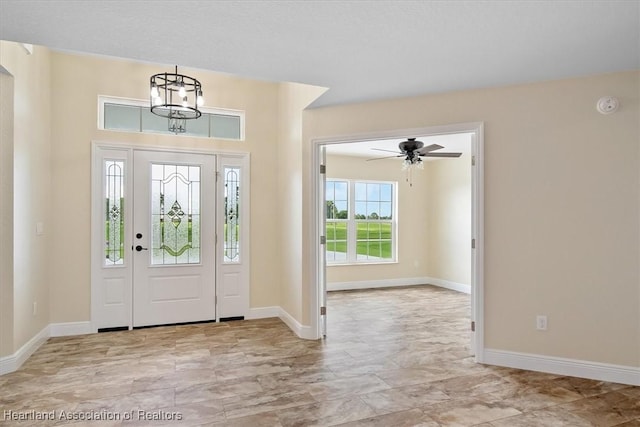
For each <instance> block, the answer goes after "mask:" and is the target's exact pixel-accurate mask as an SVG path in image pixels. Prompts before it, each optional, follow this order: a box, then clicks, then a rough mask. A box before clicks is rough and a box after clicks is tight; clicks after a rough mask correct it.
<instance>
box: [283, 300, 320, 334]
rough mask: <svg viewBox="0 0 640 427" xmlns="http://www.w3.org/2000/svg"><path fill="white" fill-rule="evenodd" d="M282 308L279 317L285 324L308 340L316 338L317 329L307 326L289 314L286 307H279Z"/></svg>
mask: <svg viewBox="0 0 640 427" xmlns="http://www.w3.org/2000/svg"><path fill="white" fill-rule="evenodd" d="M278 308H279V309H280V310H279V311H280V312H279V315H278V317H279V318H280V320H282V321H283V322H284V323H285V325H287V326H288V327H289V329H291V330H292V331H293V332H294V333H295V334H296V335H297V336H298V337H300V338H303V339H306V340H315V339H317V337H316V336H315V331H314V330H313V329H312V328H311V326H305V325H303V324H301V323H300V322H298V321H297V320H296V319H295V318H294V317H293V316H292V315H291V314H289V313H288V312H287V311H286V310H285V309H284V308H282V307H278Z"/></svg>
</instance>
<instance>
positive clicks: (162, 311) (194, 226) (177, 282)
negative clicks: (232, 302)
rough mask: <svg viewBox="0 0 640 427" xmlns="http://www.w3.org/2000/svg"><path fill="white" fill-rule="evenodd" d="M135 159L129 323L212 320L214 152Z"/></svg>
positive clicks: (146, 155) (141, 154)
mask: <svg viewBox="0 0 640 427" xmlns="http://www.w3.org/2000/svg"><path fill="white" fill-rule="evenodd" d="M133 163H134V167H133V172H134V179H133V183H134V184H133V187H134V188H133V227H132V228H133V230H132V231H133V241H132V248H133V326H134V327H138V326H149V325H162V324H172V323H184V322H198V321H206V320H215V319H216V300H215V295H216V289H215V286H216V285H215V278H216V275H215V244H216V242H215V214H216V211H215V194H216V191H215V181H216V176H215V174H216V170H215V165H216V161H215V156H214V155H205V154H190V153H180V152H157V151H134V154H133Z"/></svg>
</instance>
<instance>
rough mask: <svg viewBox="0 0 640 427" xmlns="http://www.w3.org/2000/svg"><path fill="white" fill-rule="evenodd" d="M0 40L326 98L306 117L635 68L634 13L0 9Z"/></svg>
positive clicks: (491, 8)
mask: <svg viewBox="0 0 640 427" xmlns="http://www.w3.org/2000/svg"><path fill="white" fill-rule="evenodd" d="M0 39H3V40H12V41H19V42H23V43H32V44H39V45H44V46H48V47H51V48H54V49H60V50H66V51H72V52H83V53H92V54H99V55H108V56H114V57H121V58H130V59H136V60H141V61H146V62H153V63H158V64H162V65H163V66H170V65H174V64H177V65H180V66H188V67H194V68H201V69H207V70H213V71H219V72H224V73H230V74H234V75H238V76H243V77H249V78H256V79H262V80H269V81H292V82H300V83H307V84H312V85H318V86H323V87H328V88H329V89H330V90H329V91H327V92H326V93H325V94H324V95H323V96H322V97H321V98H320V99H318V100H317V101H316V102H315V103H314V105H313V106H315V107H319V106H325V105H333V104H343V103H351V102H359V101H369V100H374V99H383V98H392V97H399V96H413V95H420V94H428V93H438V92H446V91H453V90H463V89H470V88H480V87H491V86H500V85H507V84H515V83H525V82H533V81H540V80H550V79H559V78H565V77H573V76H582V75H588V74H597V73H604V72H613V71H620V70H630V69H637V68H640V2H638V1H637V0H628V1H614V0H611V1H515V0H514V1H384V0H379V1H188V0H185V1H168V0H167V1H142V0H139V1H130V0H127V1H120V0H111V1H96V0H91V1H87V0H85V1H79V0H71V1H58V0H46V1H38V0H36V1H34V0H0Z"/></svg>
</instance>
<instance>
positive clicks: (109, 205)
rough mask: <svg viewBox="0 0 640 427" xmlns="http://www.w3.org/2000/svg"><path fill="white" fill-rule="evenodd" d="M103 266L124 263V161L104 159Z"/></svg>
mask: <svg viewBox="0 0 640 427" xmlns="http://www.w3.org/2000/svg"><path fill="white" fill-rule="evenodd" d="M104 172H105V174H104V184H105V197H104V201H105V209H104V247H105V258H104V265H105V266H107V267H108V266H113V265H122V264H123V263H124V232H125V228H124V176H125V175H124V174H125V171H124V161H123V160H105V161H104Z"/></svg>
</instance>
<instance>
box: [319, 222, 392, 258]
mask: <svg viewBox="0 0 640 427" xmlns="http://www.w3.org/2000/svg"><path fill="white" fill-rule="evenodd" d="M356 224H357V227H358V229H357V232H356V235H357V239H356V253H357V254H358V255H366V256H372V257H377V258H383V259H391V258H392V248H391V223H385V222H379V223H378V222H356ZM327 251H330V252H343V253H346V252H347V223H346V222H327Z"/></svg>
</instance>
